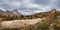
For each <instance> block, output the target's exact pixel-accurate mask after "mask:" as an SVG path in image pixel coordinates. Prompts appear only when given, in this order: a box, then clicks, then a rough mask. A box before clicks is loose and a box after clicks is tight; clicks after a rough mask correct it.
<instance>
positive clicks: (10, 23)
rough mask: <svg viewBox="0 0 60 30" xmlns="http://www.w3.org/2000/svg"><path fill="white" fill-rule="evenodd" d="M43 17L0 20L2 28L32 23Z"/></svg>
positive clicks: (19, 26) (24, 25)
mask: <svg viewBox="0 0 60 30" xmlns="http://www.w3.org/2000/svg"><path fill="white" fill-rule="evenodd" d="M42 20H43V19H41V18H38V19H26V20H12V21H3V22H1V24H2V28H21V27H26V26H29V25H34V24H35V23H37V22H40V21H42Z"/></svg>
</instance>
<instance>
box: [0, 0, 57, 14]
mask: <svg viewBox="0 0 60 30" xmlns="http://www.w3.org/2000/svg"><path fill="white" fill-rule="evenodd" d="M0 1H1V2H2V3H0V5H4V6H0V8H1V9H15V8H21V7H23V8H27V9H25V10H24V11H22V10H21V12H22V13H23V14H26V15H27V14H32V13H33V12H35V13H38V12H44V11H50V10H51V8H57V3H56V2H57V1H58V0H48V2H47V1H45V0H44V1H43V0H39V1H42V2H41V3H42V5H41V3H40V2H39V3H40V4H36V3H33V1H35V0H0ZM36 2H38V0H37V1H36ZM44 2H45V3H46V4H44ZM55 3H56V4H55ZM28 8H29V9H30V8H31V9H34V8H36V10H34V11H33V10H32V11H30V10H29V9H28Z"/></svg>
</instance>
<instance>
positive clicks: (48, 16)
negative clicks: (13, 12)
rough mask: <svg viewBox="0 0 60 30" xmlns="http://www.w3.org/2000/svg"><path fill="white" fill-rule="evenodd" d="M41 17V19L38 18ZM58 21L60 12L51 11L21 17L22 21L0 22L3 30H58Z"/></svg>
mask: <svg viewBox="0 0 60 30" xmlns="http://www.w3.org/2000/svg"><path fill="white" fill-rule="evenodd" d="M41 15H42V17H40V16H41ZM26 17H27V18H26ZM20 18H21V17H20ZM59 20H60V12H59V11H57V10H56V9H52V11H49V12H41V13H37V14H33V15H29V16H23V17H22V19H19V20H16V19H15V20H9V21H6V20H5V21H1V27H3V28H7V29H3V30H60V21H59ZM12 23H13V24H12ZM21 23H22V24H21ZM28 24H29V25H28ZM21 25H22V26H21ZM26 25H27V26H26ZM31 25H33V26H31Z"/></svg>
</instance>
